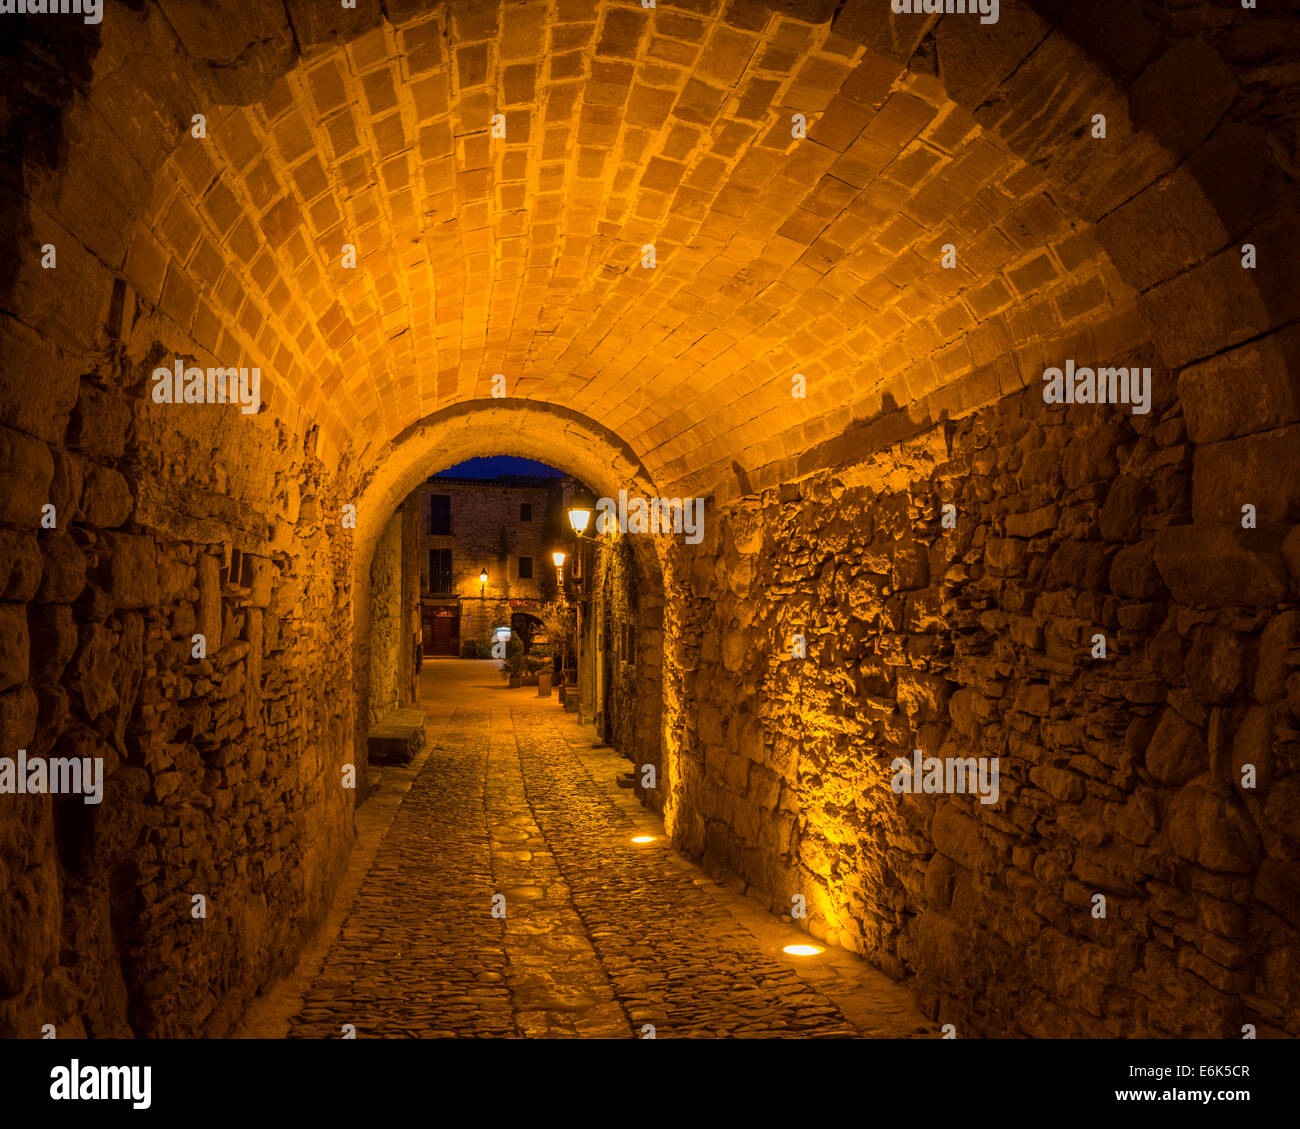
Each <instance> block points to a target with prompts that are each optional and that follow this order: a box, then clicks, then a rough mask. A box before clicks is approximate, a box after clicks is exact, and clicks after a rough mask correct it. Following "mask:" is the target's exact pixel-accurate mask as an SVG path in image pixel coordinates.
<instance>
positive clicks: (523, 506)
mask: <svg viewBox="0 0 1300 1129" xmlns="http://www.w3.org/2000/svg"><path fill="white" fill-rule="evenodd" d="M519 520H520V521H532V520H533V504H532V503H531V502H520V503H519Z"/></svg>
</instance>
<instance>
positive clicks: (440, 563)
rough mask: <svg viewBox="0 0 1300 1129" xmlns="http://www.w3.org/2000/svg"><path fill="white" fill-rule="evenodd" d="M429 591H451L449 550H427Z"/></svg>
mask: <svg viewBox="0 0 1300 1129" xmlns="http://www.w3.org/2000/svg"><path fill="white" fill-rule="evenodd" d="M429 591H430V592H450V591H451V550H450V549H430V550H429Z"/></svg>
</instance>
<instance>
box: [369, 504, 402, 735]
mask: <svg viewBox="0 0 1300 1129" xmlns="http://www.w3.org/2000/svg"><path fill="white" fill-rule="evenodd" d="M402 513H403V511H402V510H401V509H399V510H398V511H397V512H396V513H395V514H393V516H392V519H391V520H390V521H389V523H388V525H386V526H385V527H384V532H383V533H382V534H381V535H380V537H379V544H378V545H376V546H375V556H374V559H373V560H372V561H371V564H370V598H371V600H372V601H373V602H372V604H371V612H370V724H371V725H374V724H375V723H376V722H377V721H379V720H380V719H381V718H383V717H384V716H385V715H386V714H388V713H391V712H392V711H393V710H395V709H397V707H398V706H399V705H401V704H402V699H403V697H404V694H403V689H402V686H403V684H402V656H403V654H404V653H405V648H406V646H407V643H408V636H409V632H410V616H409V615H407V614H405V613H404V611H403V608H402V525H403V519H402Z"/></svg>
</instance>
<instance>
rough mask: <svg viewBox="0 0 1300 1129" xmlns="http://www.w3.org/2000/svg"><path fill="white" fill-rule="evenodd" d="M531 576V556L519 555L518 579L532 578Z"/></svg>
mask: <svg viewBox="0 0 1300 1129" xmlns="http://www.w3.org/2000/svg"><path fill="white" fill-rule="evenodd" d="M532 578H533V558H532V557H520V558H519V579H520V580H532Z"/></svg>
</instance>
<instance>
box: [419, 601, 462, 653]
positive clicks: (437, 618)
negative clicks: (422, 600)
mask: <svg viewBox="0 0 1300 1129" xmlns="http://www.w3.org/2000/svg"><path fill="white" fill-rule="evenodd" d="M424 653H425V654H426V655H449V656H451V657H452V658H455V657H456V656H457V655H459V654H460V609H459V608H454V607H437V608H425V609H424Z"/></svg>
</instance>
